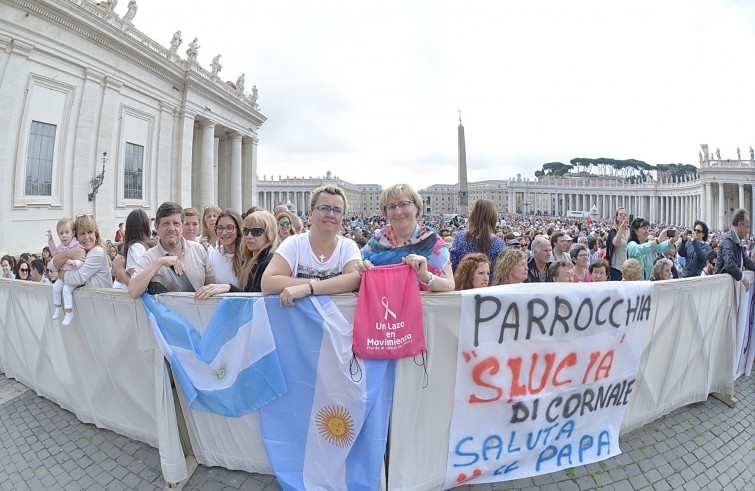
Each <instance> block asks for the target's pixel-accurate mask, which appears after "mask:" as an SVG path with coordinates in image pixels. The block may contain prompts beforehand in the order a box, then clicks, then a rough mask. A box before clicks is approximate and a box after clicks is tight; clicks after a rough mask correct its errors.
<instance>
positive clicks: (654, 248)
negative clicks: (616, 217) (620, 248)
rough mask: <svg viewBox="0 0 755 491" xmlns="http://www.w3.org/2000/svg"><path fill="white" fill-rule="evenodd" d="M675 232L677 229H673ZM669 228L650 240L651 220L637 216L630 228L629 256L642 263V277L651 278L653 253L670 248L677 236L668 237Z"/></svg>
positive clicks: (659, 252)
mask: <svg viewBox="0 0 755 491" xmlns="http://www.w3.org/2000/svg"><path fill="white" fill-rule="evenodd" d="M672 231H673V234H674V235H675V234H676V231H675V230H673V229H672ZM668 235H669V229H667V228H664V229H663V230H662V231H661V233H660V234H658V238H656V239H653V240H651V241H648V237H649V236H650V222H648V221H647V220H645V219H644V218H642V217H637V218H635V219H634V221H633V222H632V225H631V227H630V229H629V241H628V242H627V258H628V259H636V260H637V261H638V262H639V263H640V266H641V268H640V270H641V274H640V279H641V280H649V279H650V272H651V270H652V269H653V254H661V253H663V252H666V251H667V250H669V249H670V248H671V247H672V246H673V244H674V241H675V238H673V237H672V238H668Z"/></svg>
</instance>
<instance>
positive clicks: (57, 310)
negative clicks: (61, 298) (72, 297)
mask: <svg viewBox="0 0 755 491" xmlns="http://www.w3.org/2000/svg"><path fill="white" fill-rule="evenodd" d="M62 313H63V309H62V308H60V307H55V313H54V314H52V320H57V319H60V315H61V314H62Z"/></svg>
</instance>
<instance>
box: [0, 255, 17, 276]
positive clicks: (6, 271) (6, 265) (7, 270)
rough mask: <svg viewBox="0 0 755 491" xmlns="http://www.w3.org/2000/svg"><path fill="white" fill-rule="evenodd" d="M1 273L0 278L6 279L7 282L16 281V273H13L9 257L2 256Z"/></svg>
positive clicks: (11, 260)
mask: <svg viewBox="0 0 755 491" xmlns="http://www.w3.org/2000/svg"><path fill="white" fill-rule="evenodd" d="M0 263H2V267H3V273H2V274H1V275H0V278H7V279H9V280H14V279H16V273H14V272H13V258H12V257H10V256H3V259H2V261H0Z"/></svg>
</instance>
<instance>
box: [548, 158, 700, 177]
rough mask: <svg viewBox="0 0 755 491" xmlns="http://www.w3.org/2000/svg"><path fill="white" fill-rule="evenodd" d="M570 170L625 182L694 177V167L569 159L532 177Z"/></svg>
mask: <svg viewBox="0 0 755 491" xmlns="http://www.w3.org/2000/svg"><path fill="white" fill-rule="evenodd" d="M572 170H574V171H575V173H577V174H580V175H589V176H611V177H619V178H621V179H625V180H627V181H629V182H648V181H654V180H660V179H673V180H678V179H681V178H682V177H683V176H685V175H692V176H696V175H697V167H695V166H694V165H689V164H658V165H652V164H648V163H647V162H644V161H642V160H636V159H625V160H619V159H611V158H605V157H600V158H596V159H594V158H588V157H576V158H573V159H571V160H570V161H569V163H568V164H564V163H562V162H548V163H547V164H543V167H542V169H541V170H538V171H536V172H535V177H538V178H540V177H543V176H563V175H565V174H567V173H568V172H570V171H572Z"/></svg>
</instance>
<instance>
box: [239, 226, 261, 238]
mask: <svg viewBox="0 0 755 491" xmlns="http://www.w3.org/2000/svg"><path fill="white" fill-rule="evenodd" d="M243 231H244V237H246V236H247V235H248V234H252V237H260V236H261V235H262V234H264V233H265V229H264V228H262V227H252V228H247V227H244V228H243Z"/></svg>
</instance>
